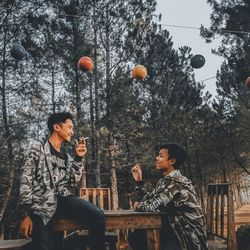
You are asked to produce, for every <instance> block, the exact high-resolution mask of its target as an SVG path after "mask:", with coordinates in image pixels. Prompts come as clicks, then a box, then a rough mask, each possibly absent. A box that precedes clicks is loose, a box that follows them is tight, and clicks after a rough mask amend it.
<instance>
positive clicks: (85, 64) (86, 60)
mask: <svg viewBox="0 0 250 250" xmlns="http://www.w3.org/2000/svg"><path fill="white" fill-rule="evenodd" d="M77 66H78V68H79V69H80V70H82V71H85V72H87V71H91V70H92V69H93V68H94V63H93V61H92V59H91V58H90V57H88V56H83V57H81V58H80V59H79V61H78V64H77Z"/></svg>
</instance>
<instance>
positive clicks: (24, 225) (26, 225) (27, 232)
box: [20, 216, 33, 239]
mask: <svg viewBox="0 0 250 250" xmlns="http://www.w3.org/2000/svg"><path fill="white" fill-rule="evenodd" d="M32 229H33V223H32V220H31V218H30V217H29V216H26V217H25V218H24V219H23V220H22V221H21V225H20V231H21V236H22V237H24V238H25V239H30V237H31V234H32Z"/></svg>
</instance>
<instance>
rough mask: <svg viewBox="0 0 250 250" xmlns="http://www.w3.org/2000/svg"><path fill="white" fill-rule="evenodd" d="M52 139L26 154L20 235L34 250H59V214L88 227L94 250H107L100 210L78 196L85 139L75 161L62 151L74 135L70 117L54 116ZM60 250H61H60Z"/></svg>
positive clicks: (78, 146) (50, 122)
mask: <svg viewBox="0 0 250 250" xmlns="http://www.w3.org/2000/svg"><path fill="white" fill-rule="evenodd" d="M48 128H49V130H50V133H51V134H50V137H49V139H48V141H46V142H45V143H43V142H40V141H37V142H35V143H34V144H33V145H32V146H31V147H30V148H29V150H28V151H27V153H26V156H25V160H24V163H23V166H22V175H21V184H20V213H21V216H22V218H21V226H20V229H21V234H22V235H23V236H24V237H25V238H30V237H31V238H32V242H31V245H32V246H31V249H32V250H49V249H57V248H56V246H55V245H54V246H53V240H52V238H51V235H52V226H53V222H54V220H55V218H56V215H57V214H60V215H64V216H66V217H69V218H77V219H78V221H80V222H82V223H83V224H84V225H87V226H88V228H89V232H90V235H89V236H90V241H91V244H92V248H91V249H93V250H103V249H104V235H105V220H104V214H103V212H102V210H101V209H99V208H97V207H96V206H94V205H92V204H91V203H89V202H87V201H84V200H83V199H80V198H79V197H77V196H75V190H76V187H77V184H78V183H79V181H80V179H81V176H82V173H83V171H84V164H83V157H84V156H85V154H86V152H87V149H86V146H85V140H84V138H81V139H82V141H81V140H80V141H78V142H76V145H75V159H73V158H72V157H71V156H70V155H69V154H67V153H65V152H64V150H63V149H62V144H63V143H64V142H67V143H69V142H70V141H71V138H72V136H73V135H74V130H73V128H74V123H73V118H72V116H71V114H70V113H67V112H63V113H55V114H52V115H51V116H50V117H49V119H48ZM59 247H60V246H58V249H60V250H61V248H59Z"/></svg>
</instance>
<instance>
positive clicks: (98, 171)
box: [94, 0, 101, 187]
mask: <svg viewBox="0 0 250 250" xmlns="http://www.w3.org/2000/svg"><path fill="white" fill-rule="evenodd" d="M96 15H97V14H96V0H95V1H94V62H95V67H94V83H95V134H94V136H95V161H96V186H97V187H101V160H100V145H99V139H98V136H97V130H98V129H99V81H98V76H97V69H98V59H97V57H98V55H97V47H98V44H97V23H96Z"/></svg>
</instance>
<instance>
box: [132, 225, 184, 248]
mask: <svg viewBox="0 0 250 250" xmlns="http://www.w3.org/2000/svg"><path fill="white" fill-rule="evenodd" d="M128 242H129V245H130V246H131V248H132V249H133V250H147V249H148V246H147V236H146V231H145V230H143V229H138V230H134V231H133V232H130V233H129V235H128ZM160 250H181V248H180V244H179V241H178V239H177V237H176V236H175V235H174V233H173V232H171V231H169V230H165V229H161V230H160Z"/></svg>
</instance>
